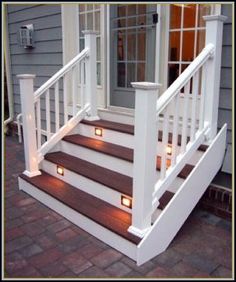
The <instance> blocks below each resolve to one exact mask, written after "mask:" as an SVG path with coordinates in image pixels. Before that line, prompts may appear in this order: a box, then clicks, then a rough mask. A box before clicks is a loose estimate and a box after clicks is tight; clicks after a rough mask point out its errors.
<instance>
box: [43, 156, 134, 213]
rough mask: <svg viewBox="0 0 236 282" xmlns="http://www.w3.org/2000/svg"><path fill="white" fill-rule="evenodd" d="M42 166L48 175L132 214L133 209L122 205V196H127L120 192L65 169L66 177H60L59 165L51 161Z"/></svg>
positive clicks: (45, 161)
mask: <svg viewBox="0 0 236 282" xmlns="http://www.w3.org/2000/svg"><path fill="white" fill-rule="evenodd" d="M41 165H42V169H43V170H44V171H46V172H47V173H49V174H51V175H52V176H54V177H57V178H59V179H61V180H63V181H65V182H66V183H68V184H70V185H72V186H74V187H76V188H78V189H80V190H82V191H84V192H86V193H88V194H90V195H93V196H95V197H97V198H99V199H101V200H103V201H105V202H108V203H109V204H111V205H113V206H116V207H118V208H120V209H122V210H124V211H126V212H129V213H131V209H128V208H126V207H124V206H122V205H121V195H125V194H121V193H120V192H118V191H115V190H113V189H110V188H109V187H107V186H105V185H103V184H100V183H98V182H95V181H93V180H91V179H89V178H86V177H84V176H82V175H78V174H77V173H75V172H73V171H70V170H68V169H65V168H64V175H60V174H58V173H57V165H56V164H54V163H52V162H50V161H47V160H43V162H42V164H41Z"/></svg>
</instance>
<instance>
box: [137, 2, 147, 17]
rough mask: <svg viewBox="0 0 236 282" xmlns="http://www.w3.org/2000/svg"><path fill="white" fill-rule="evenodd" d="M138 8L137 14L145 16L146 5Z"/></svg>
mask: <svg viewBox="0 0 236 282" xmlns="http://www.w3.org/2000/svg"><path fill="white" fill-rule="evenodd" d="M137 6H138V14H140V15H141V14H146V5H143V4H141V5H137Z"/></svg>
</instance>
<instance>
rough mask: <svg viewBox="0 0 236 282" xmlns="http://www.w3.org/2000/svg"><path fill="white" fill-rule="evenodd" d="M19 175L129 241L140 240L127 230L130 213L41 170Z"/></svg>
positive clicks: (129, 222)
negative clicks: (40, 171)
mask: <svg viewBox="0 0 236 282" xmlns="http://www.w3.org/2000/svg"><path fill="white" fill-rule="evenodd" d="M20 177H21V178H22V179H24V180H25V181H27V182H28V183H30V184H32V185H34V186H36V187H37V188H38V189H40V190H42V191H43V192H45V193H47V194H49V195H50V196H52V197H53V198H56V199H57V200H58V201H60V202H62V203H64V204H65V205H67V206H69V207H70V208H72V209H73V210H75V211H77V212H78V213H80V214H82V215H84V216H86V217H88V218H90V219H91V220H93V221H94V222H96V223H98V224H100V225H102V226H103V227H105V228H107V229H109V230H111V231H112V232H114V233H116V234H118V235H120V236H121V237H123V238H125V239H127V240H129V241H130V242H132V243H134V244H138V243H139V242H140V241H141V238H139V237H137V236H135V235H133V234H131V233H129V232H128V231H127V230H128V228H129V226H130V225H131V214H129V213H127V212H125V211H123V210H121V209H119V208H116V207H114V206H112V205H110V204H109V203H106V202H104V201H102V200H100V199H98V198H96V197H94V196H92V195H90V194H88V193H86V192H83V191H81V190H79V189H78V188H75V187H74V186H72V185H70V184H68V183H66V182H64V181H62V180H60V179H58V178H55V177H53V176H51V175H49V174H47V173H46V172H44V171H42V175H39V176H35V177H32V178H29V177H27V176H26V175H24V174H21V175H20Z"/></svg>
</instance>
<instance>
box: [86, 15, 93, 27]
mask: <svg viewBox="0 0 236 282" xmlns="http://www.w3.org/2000/svg"><path fill="white" fill-rule="evenodd" d="M86 29H88V30H93V13H88V14H87V27H86Z"/></svg>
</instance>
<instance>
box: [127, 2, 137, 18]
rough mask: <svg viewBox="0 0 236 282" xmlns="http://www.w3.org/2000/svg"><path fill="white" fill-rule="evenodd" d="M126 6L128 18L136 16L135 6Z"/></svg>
mask: <svg viewBox="0 0 236 282" xmlns="http://www.w3.org/2000/svg"><path fill="white" fill-rule="evenodd" d="M127 6H128V16H132V15H136V5H134V4H132V5H127Z"/></svg>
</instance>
